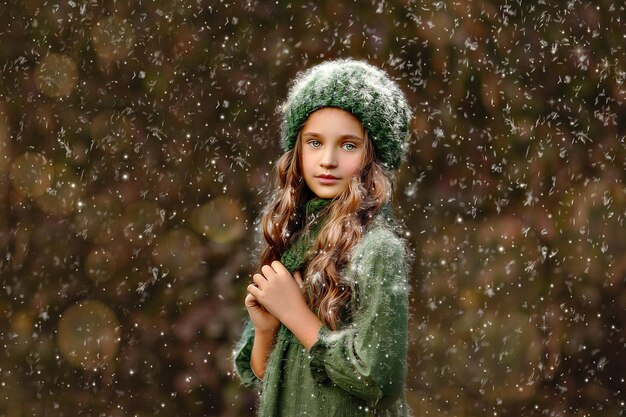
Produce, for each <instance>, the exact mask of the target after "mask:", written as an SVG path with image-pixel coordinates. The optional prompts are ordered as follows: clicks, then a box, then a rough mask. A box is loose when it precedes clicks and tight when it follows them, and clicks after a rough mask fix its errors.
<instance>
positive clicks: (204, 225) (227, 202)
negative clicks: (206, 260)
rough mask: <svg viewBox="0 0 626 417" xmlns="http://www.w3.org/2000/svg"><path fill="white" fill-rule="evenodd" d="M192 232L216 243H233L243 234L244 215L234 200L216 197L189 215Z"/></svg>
mask: <svg viewBox="0 0 626 417" xmlns="http://www.w3.org/2000/svg"><path fill="white" fill-rule="evenodd" d="M191 224H192V226H193V228H194V230H195V231H196V232H198V233H200V234H202V235H204V236H206V237H207V238H208V239H209V240H211V241H213V242H217V243H233V242H235V241H237V240H238V239H240V238H241V237H242V236H243V234H244V232H245V230H246V229H245V214H244V212H243V210H242V209H241V205H240V203H239V202H237V201H236V200H233V199H231V198H227V197H216V198H214V199H212V200H211V201H209V202H208V203H206V204H203V205H202V206H200V207H197V208H195V209H194V210H193V212H192V214H191Z"/></svg>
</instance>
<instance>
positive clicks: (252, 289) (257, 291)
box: [246, 284, 262, 304]
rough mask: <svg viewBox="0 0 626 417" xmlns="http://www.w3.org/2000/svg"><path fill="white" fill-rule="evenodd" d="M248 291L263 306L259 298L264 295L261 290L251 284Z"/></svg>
mask: <svg viewBox="0 0 626 417" xmlns="http://www.w3.org/2000/svg"><path fill="white" fill-rule="evenodd" d="M246 290H247V291H248V293H249V294H251V295H252V296H253V297H254V298H255V299H256V300H257V302H258V303H259V304H261V302H260V301H259V297H261V294H262V293H261V290H260V289H258V288H257V287H256V286H255V285H254V284H250V285H248V287H247V288H246Z"/></svg>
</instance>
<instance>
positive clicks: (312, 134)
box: [302, 132, 364, 142]
mask: <svg viewBox="0 0 626 417" xmlns="http://www.w3.org/2000/svg"><path fill="white" fill-rule="evenodd" d="M305 136H313V137H315V138H320V137H322V135H320V134H319V133H315V132H304V133H303V134H302V137H305ZM339 139H340V140H343V139H357V140H359V141H361V142H362V141H363V140H364V138H362V137H360V136H356V135H350V134H348V135H341V136H339Z"/></svg>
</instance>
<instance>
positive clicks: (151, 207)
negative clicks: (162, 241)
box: [121, 201, 165, 246]
mask: <svg viewBox="0 0 626 417" xmlns="http://www.w3.org/2000/svg"><path fill="white" fill-rule="evenodd" d="M164 221H165V211H164V210H163V209H160V208H159V206H158V204H156V203H154V202H151V201H136V202H133V203H132V204H130V205H129V206H128V207H127V208H126V210H124V214H123V216H122V219H121V224H122V225H123V233H124V236H125V237H126V239H128V241H129V242H131V243H132V244H134V245H138V246H143V245H146V244H151V243H152V242H153V241H154V239H155V238H156V237H157V235H158V234H159V232H160V230H161V226H162V225H163V223H164Z"/></svg>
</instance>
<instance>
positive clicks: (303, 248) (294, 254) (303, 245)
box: [280, 198, 332, 274]
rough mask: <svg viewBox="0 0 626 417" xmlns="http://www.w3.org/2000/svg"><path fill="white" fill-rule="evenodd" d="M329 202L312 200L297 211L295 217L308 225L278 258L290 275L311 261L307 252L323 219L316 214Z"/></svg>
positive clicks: (317, 199) (328, 200) (317, 233)
mask: <svg viewBox="0 0 626 417" xmlns="http://www.w3.org/2000/svg"><path fill="white" fill-rule="evenodd" d="M331 201H332V200H331V199H324V198H312V199H311V200H309V201H308V202H306V203H305V204H304V205H302V206H301V207H299V208H298V209H297V212H298V214H297V215H298V216H300V218H301V219H303V221H304V222H305V223H310V225H309V227H308V229H307V230H305V231H304V232H303V233H302V234H301V235H300V236H298V237H296V240H295V242H293V244H291V245H290V246H289V247H288V248H287V250H285V252H284V253H283V254H282V256H281V257H280V263H282V264H283V265H285V268H287V270H288V271H289V272H290V273H292V274H293V273H295V272H296V271H297V270H299V269H301V268H302V267H303V266H304V265H305V264H306V263H307V262H309V261H310V260H311V259H309V258H310V256H309V253H308V252H309V249H310V248H311V245H312V244H313V243H315V240H316V239H317V236H318V235H319V232H320V230H321V229H322V225H323V223H324V217H325V216H322V217H318V214H319V213H320V211H322V209H323V208H324V207H326V206H327V205H328V203H330V202H331Z"/></svg>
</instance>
